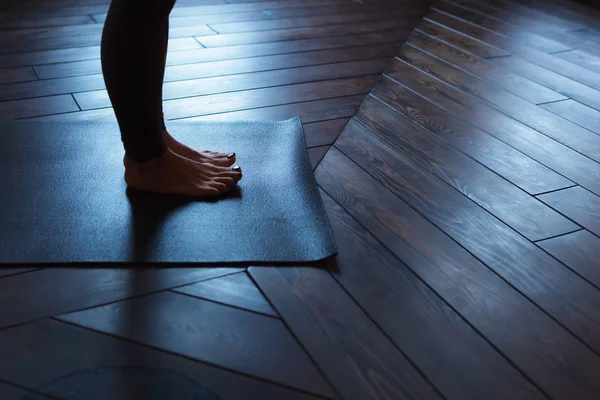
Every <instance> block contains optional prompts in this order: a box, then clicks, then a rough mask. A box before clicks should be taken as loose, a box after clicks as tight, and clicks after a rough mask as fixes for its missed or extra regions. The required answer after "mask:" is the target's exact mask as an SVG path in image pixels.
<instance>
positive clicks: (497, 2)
mask: <svg viewBox="0 0 600 400" xmlns="http://www.w3.org/2000/svg"><path fill="white" fill-rule="evenodd" d="M485 4H488V5H491V6H494V7H496V8H500V9H502V10H506V11H511V13H512V14H511V17H513V16H515V15H522V16H527V17H529V19H530V20H536V21H544V22H549V23H552V24H554V25H555V29H557V30H560V31H563V32H564V31H568V30H573V29H581V28H584V27H585V25H582V24H579V23H577V22H573V21H570V20H568V19H566V18H563V17H554V16H552V15H550V14H546V13H544V12H541V11H539V10H536V9H534V8H531V7H526V6H524V5H521V4H518V3H515V2H513V1H510V0H486V2H485ZM559 26H560V27H559Z"/></svg>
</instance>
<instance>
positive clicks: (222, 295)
mask: <svg viewBox="0 0 600 400" xmlns="http://www.w3.org/2000/svg"><path fill="white" fill-rule="evenodd" d="M173 291H174V292H177V293H183V294H188V295H190V296H195V297H200V298H202V299H206V300H212V301H215V302H217V303H222V304H225V305H229V306H234V307H239V308H243V309H246V310H250V311H255V312H258V313H261V314H266V315H270V316H272V317H279V315H278V314H277V312H275V310H273V308H272V307H271V306H270V305H269V302H268V301H267V300H266V299H265V298H264V296H263V295H262V293H261V292H260V291H259V290H258V288H257V287H256V286H255V285H254V283H253V282H252V281H251V280H250V278H248V275H246V273H245V272H238V273H237V274H231V275H226V276H223V277H221V278H214V279H209V280H206V281H202V282H197V283H193V284H191V285H186V286H181V287H178V288H176V289H173Z"/></svg>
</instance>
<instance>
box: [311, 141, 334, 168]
mask: <svg viewBox="0 0 600 400" xmlns="http://www.w3.org/2000/svg"><path fill="white" fill-rule="evenodd" d="M330 147H331V146H320V147H311V148H310V149H307V152H308V158H309V160H310V165H311V166H312V168H313V171H314V170H315V168H317V166H318V165H319V163H320V162H321V160H322V159H323V156H325V154H326V153H327V151H328V150H329V148H330Z"/></svg>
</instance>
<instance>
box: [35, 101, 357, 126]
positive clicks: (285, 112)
mask: <svg viewBox="0 0 600 400" xmlns="http://www.w3.org/2000/svg"><path fill="white" fill-rule="evenodd" d="M364 97H365V96H364V94H360V95H351V96H340V97H334V98H331V99H322V100H313V101H305V102H300V103H290V104H283V105H277V106H269V107H259V108H253V109H246V110H240V111H232V112H223V113H218V112H217V113H213V114H206V115H202V116H198V117H190V118H185V120H188V121H198V120H203V121H206V120H213V121H214V120H219V121H233V120H253V121H258V120H260V121H282V120H286V119H289V118H293V117H295V116H297V115H299V116H300V117H301V118H302V121H303V122H307V123H308V122H317V121H324V120H328V119H333V118H344V117H351V116H352V115H354V113H355V112H356V110H357V109H358V107H359V106H360V104H361V103H362V100H363V99H364ZM33 119H34V120H38V121H93V120H110V121H116V119H115V115H114V112H113V110H112V108H101V109H97V110H89V111H79V112H73V113H67V114H58V115H51V116H46V117H39V118H33Z"/></svg>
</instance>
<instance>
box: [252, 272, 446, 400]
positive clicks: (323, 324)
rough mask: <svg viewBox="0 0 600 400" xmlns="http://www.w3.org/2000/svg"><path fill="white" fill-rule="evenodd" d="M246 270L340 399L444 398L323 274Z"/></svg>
mask: <svg viewBox="0 0 600 400" xmlns="http://www.w3.org/2000/svg"><path fill="white" fill-rule="evenodd" d="M248 271H249V273H250V274H251V276H252V278H253V279H254V280H255V281H256V282H257V284H258V286H259V287H260V288H261V289H262V290H263V291H264V292H265V294H266V296H267V297H268V298H269V300H270V301H271V302H272V303H273V305H274V307H275V308H276V309H277V311H278V312H279V313H280V314H281V316H282V318H283V319H284V320H285V321H286V324H287V325H288V326H289V327H290V329H291V330H292V332H294V335H295V336H296V337H297V338H298V340H299V341H300V342H301V343H302V345H303V346H304V348H306V350H307V352H308V353H309V354H310V355H311V356H312V358H313V360H315V362H316V364H317V365H318V366H319V368H320V370H321V371H323V374H324V375H325V376H326V377H327V378H328V379H329V381H330V382H331V383H332V385H333V386H334V387H335V388H336V389H337V392H339V393H340V395H341V397H342V398H344V399H357V400H358V399H366V398H369V399H391V398H393V399H407V400H408V399H441V398H442V397H441V396H440V395H439V394H438V393H437V392H436V391H435V390H434V389H433V388H432V386H430V384H429V383H428V382H427V381H426V380H425V379H424V378H423V377H422V376H421V374H420V373H419V371H418V370H416V369H415V368H414V367H413V366H412V365H411V363H410V362H409V361H408V360H407V359H406V358H405V357H404V355H403V354H402V353H401V352H400V351H399V350H398V349H397V348H396V347H395V346H394V345H393V344H392V343H391V342H390V341H389V339H388V338H387V337H385V335H384V334H383V333H382V332H381V331H380V330H379V329H378V328H377V326H376V325H375V324H374V323H373V322H372V321H371V320H370V319H369V317H368V316H367V315H366V314H365V313H364V312H363V311H362V310H361V309H360V308H359V307H358V306H357V305H356V304H355V303H354V302H353V301H352V299H351V298H350V297H348V295H347V294H346V293H345V292H344V290H343V289H341V288H340V287H339V285H338V284H337V283H336V282H335V280H334V279H333V278H332V277H331V276H330V275H329V273H328V272H327V271H325V270H321V269H312V268H310V269H309V268H302V267H300V268H273V267H271V268H260V267H259V268H254V267H251V268H250V269H249V270H248Z"/></svg>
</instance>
